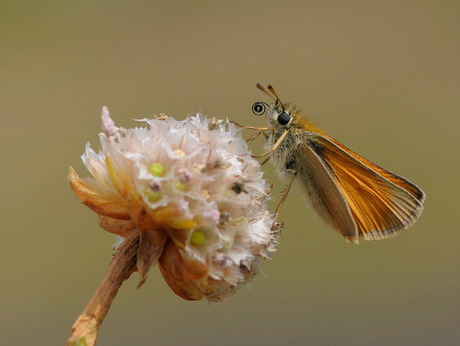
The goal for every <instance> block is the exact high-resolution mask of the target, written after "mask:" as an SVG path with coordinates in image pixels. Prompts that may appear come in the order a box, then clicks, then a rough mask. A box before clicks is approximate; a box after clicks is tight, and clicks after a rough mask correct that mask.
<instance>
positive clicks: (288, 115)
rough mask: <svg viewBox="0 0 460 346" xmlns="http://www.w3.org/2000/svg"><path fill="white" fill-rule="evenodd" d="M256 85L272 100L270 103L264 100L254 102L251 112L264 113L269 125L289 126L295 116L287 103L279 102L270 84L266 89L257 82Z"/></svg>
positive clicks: (277, 126) (274, 126)
mask: <svg viewBox="0 0 460 346" xmlns="http://www.w3.org/2000/svg"><path fill="white" fill-rule="evenodd" d="M256 87H257V88H259V89H260V90H262V91H263V92H264V93H266V94H267V95H268V96H270V97H271V98H272V99H273V101H274V102H273V103H271V104H268V103H266V102H255V103H254V104H253V105H252V112H253V113H254V114H255V115H258V116H260V115H263V114H265V116H266V118H267V123H268V125H269V126H270V127H273V128H280V127H283V128H284V127H288V126H290V125H291V124H292V122H293V121H295V118H296V116H295V114H294V112H292V111H291V109H290V108H289V104H287V103H282V102H281V100H280V98H279V97H278V95H277V94H276V92H275V90H274V89H273V87H272V86H271V85H268V87H267V89H268V90H267V89H265V88H264V87H263V86H262V85H260V84H259V83H257V84H256Z"/></svg>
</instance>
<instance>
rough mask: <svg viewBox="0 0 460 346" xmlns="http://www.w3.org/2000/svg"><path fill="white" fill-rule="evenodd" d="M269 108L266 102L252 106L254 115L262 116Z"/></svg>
mask: <svg viewBox="0 0 460 346" xmlns="http://www.w3.org/2000/svg"><path fill="white" fill-rule="evenodd" d="M267 106H268V105H267V104H266V103H265V102H256V103H254V104H253V105H252V113H254V114H255V115H258V116H260V115H262V114H264V113H265V112H266V110H267Z"/></svg>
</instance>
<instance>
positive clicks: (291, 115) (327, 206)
mask: <svg viewBox="0 0 460 346" xmlns="http://www.w3.org/2000/svg"><path fill="white" fill-rule="evenodd" d="M256 86H257V88H259V89H260V90H262V91H263V92H264V93H266V94H267V95H268V96H270V97H271V98H272V99H273V101H274V102H273V103H271V104H268V103H265V102H256V103H254V104H253V106H252V110H253V112H254V113H255V114H256V115H263V114H265V116H266V119H267V124H268V126H267V127H262V128H256V127H247V128H250V129H255V130H258V132H257V133H256V135H254V136H252V137H251V138H250V140H251V139H253V138H255V137H257V136H258V135H260V134H263V135H264V136H265V149H266V151H265V152H264V153H263V154H261V155H259V156H255V157H264V156H268V155H269V160H271V161H272V162H273V163H274V165H275V168H276V170H277V172H278V173H279V174H280V175H281V176H282V177H285V178H290V179H289V183H288V185H287V187H286V190H285V193H284V195H283V197H282V198H281V201H280V203H279V205H278V207H277V209H276V211H275V219H276V217H277V216H278V213H279V211H280V208H281V205H282V204H283V202H284V200H285V199H286V197H287V195H288V192H289V190H290V189H291V186H292V184H293V183H295V184H296V185H297V186H298V187H300V189H301V191H302V192H303V194H304V195H306V196H307V197H308V198H309V200H310V201H311V204H312V206H313V208H314V209H315V210H316V212H317V213H318V214H319V215H320V216H321V218H322V219H323V220H324V221H326V223H328V224H329V225H330V226H332V227H333V228H335V229H336V230H337V231H339V232H340V233H341V234H342V235H343V236H344V237H345V239H346V240H347V241H348V242H353V243H358V241H359V240H360V239H364V240H374V239H386V238H390V237H392V236H395V235H397V234H398V233H400V232H402V231H403V230H405V229H407V228H409V227H410V226H412V224H414V222H415V221H416V220H417V219H418V218H419V216H420V215H421V213H422V211H423V202H424V200H425V194H424V192H423V191H422V190H421V189H420V188H418V187H417V186H416V185H414V184H413V183H411V182H410V181H409V180H407V179H405V178H403V177H401V176H398V175H396V174H393V173H391V172H389V171H387V170H385V169H384V168H382V167H379V166H377V165H376V164H374V163H372V162H371V161H369V160H367V159H365V158H364V157H362V156H360V155H358V154H357V153H355V152H354V151H352V150H350V149H348V148H347V147H346V146H344V145H343V144H342V143H340V142H339V141H337V140H336V139H334V138H332V137H330V136H329V135H327V134H326V133H324V132H323V131H322V130H321V129H319V128H318V127H316V126H314V125H313V124H312V123H311V122H310V121H308V120H307V119H305V118H304V117H302V115H301V114H300V112H299V111H298V110H297V109H296V108H295V107H293V106H291V105H290V104H289V103H283V102H281V100H280V98H279V97H278V95H277V94H276V92H275V90H274V88H273V87H272V86H271V85H268V87H267V89H268V90H267V89H265V88H264V87H263V86H262V85H260V84H259V83H257V84H256ZM264 163H265V162H264Z"/></svg>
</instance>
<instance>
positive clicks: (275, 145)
mask: <svg viewBox="0 0 460 346" xmlns="http://www.w3.org/2000/svg"><path fill="white" fill-rule="evenodd" d="M288 132H289V129H286V130H284V132H283V134H282V135H281V136H280V138H278V140H277V141H276V142H275V144H273V146H272V147H271V148H270V149H268V150H267V151H266V152H265V153H262V154H260V155H252V157H254V158H256V159H258V158H261V157H264V156H266V155H268V154H270V153H272V152H273V151H274V150H275V149H276V148H278V146H279V145H280V143H281V142H282V141H283V139H284V137H286V135H287V134H288Z"/></svg>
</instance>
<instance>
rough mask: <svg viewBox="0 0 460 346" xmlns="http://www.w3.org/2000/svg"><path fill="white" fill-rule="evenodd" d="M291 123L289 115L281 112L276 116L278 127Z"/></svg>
mask: <svg viewBox="0 0 460 346" xmlns="http://www.w3.org/2000/svg"><path fill="white" fill-rule="evenodd" d="M289 121H291V115H290V114H289V113H286V112H283V113H281V114H280V115H278V124H280V125H283V126H284V125H287V124H289Z"/></svg>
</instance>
